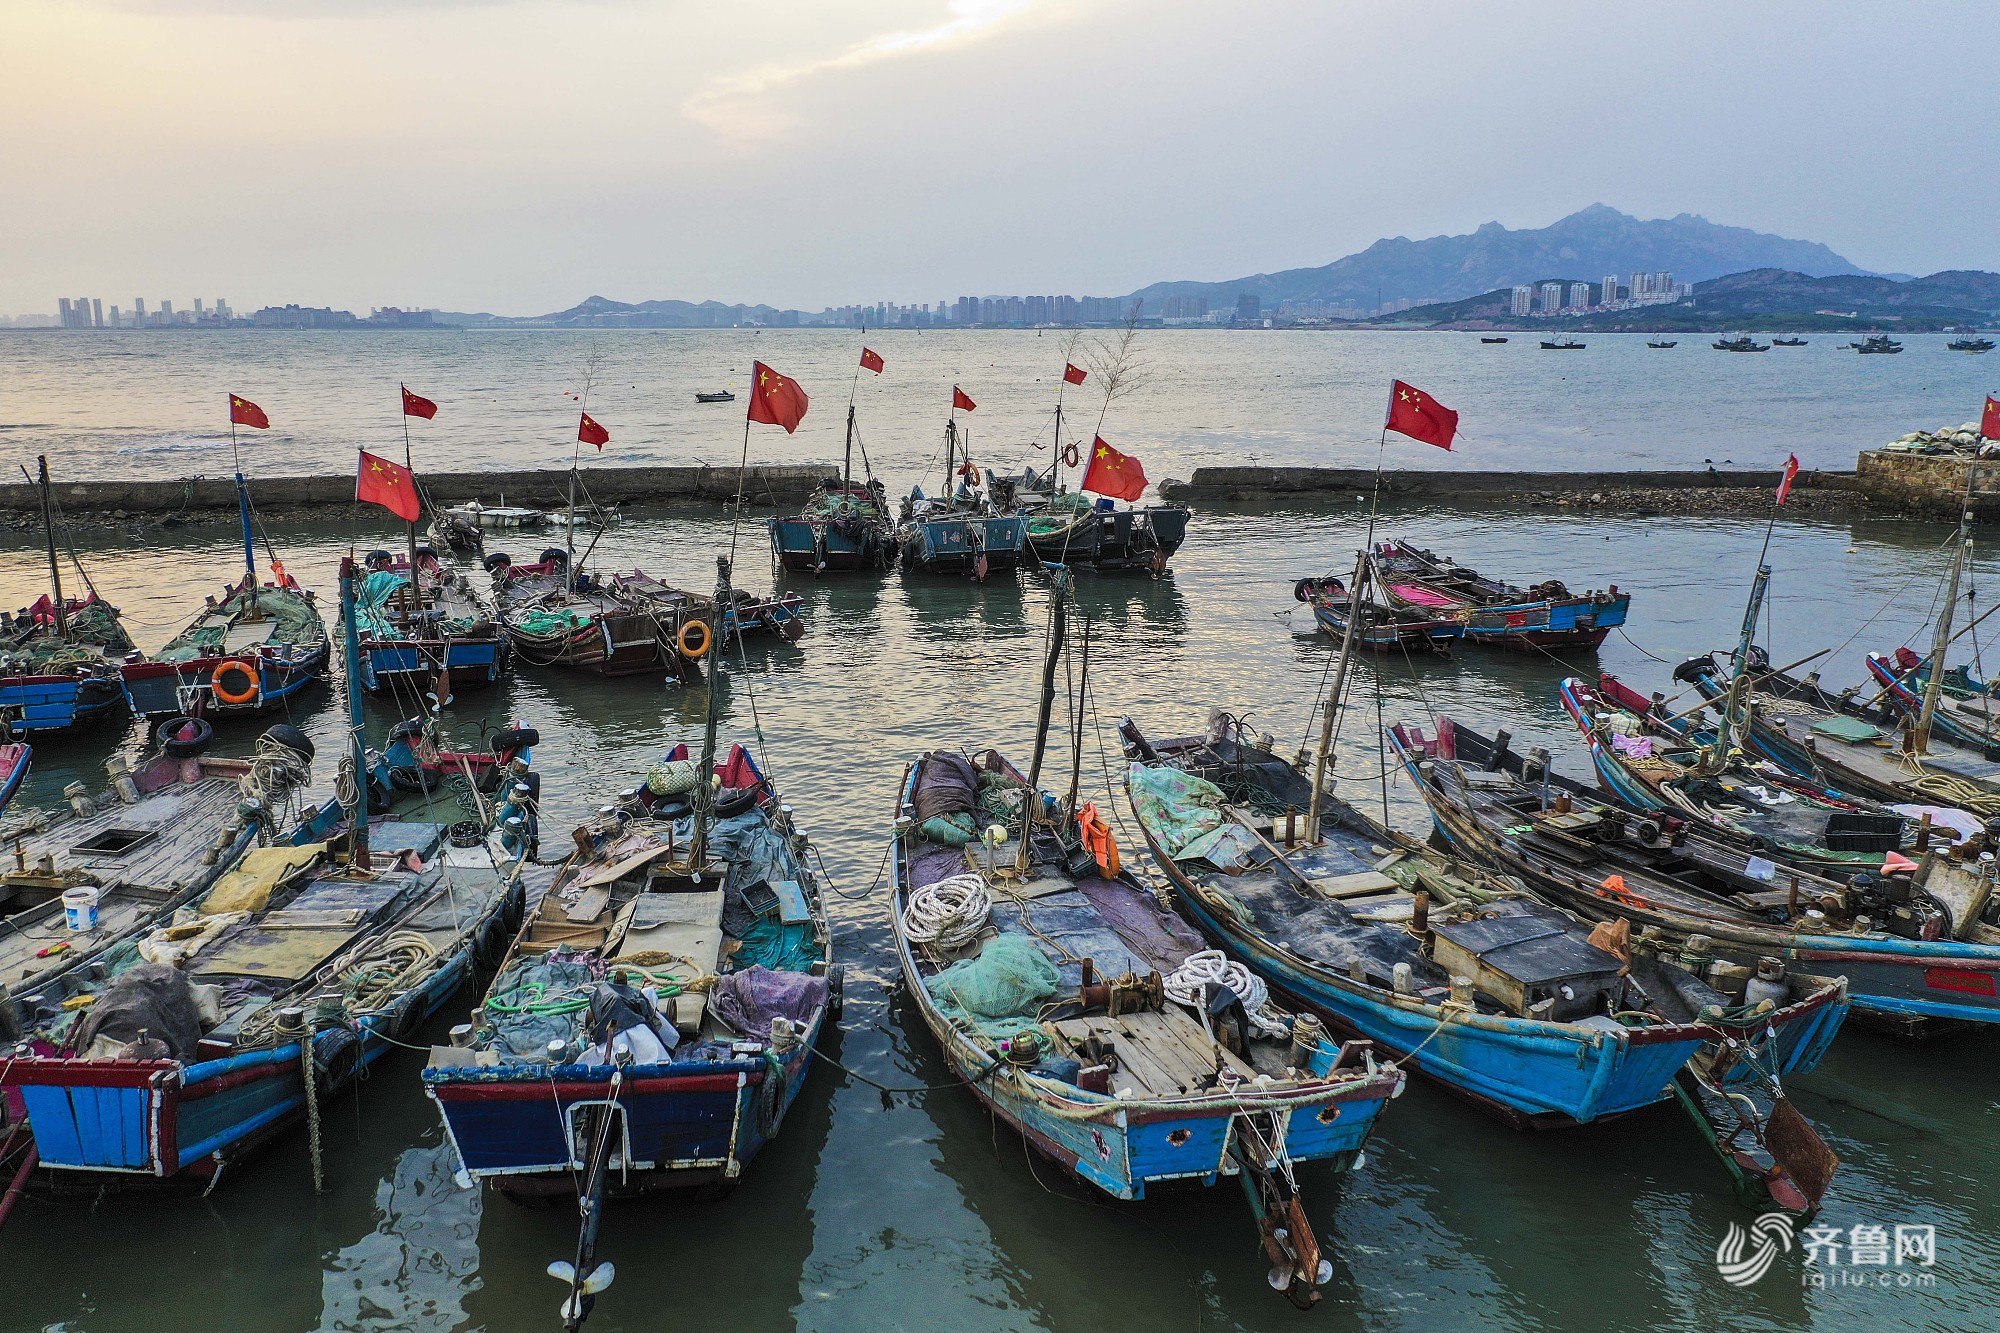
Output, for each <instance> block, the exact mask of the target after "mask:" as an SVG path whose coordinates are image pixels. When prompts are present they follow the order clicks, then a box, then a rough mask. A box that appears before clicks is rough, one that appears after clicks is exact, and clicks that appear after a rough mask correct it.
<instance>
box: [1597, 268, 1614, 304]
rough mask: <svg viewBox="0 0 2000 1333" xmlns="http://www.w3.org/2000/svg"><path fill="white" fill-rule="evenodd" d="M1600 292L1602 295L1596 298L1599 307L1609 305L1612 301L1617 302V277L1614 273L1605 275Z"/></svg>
mask: <svg viewBox="0 0 2000 1333" xmlns="http://www.w3.org/2000/svg"><path fill="white" fill-rule="evenodd" d="M1600 290H1601V291H1602V295H1600V296H1599V297H1598V298H1597V303H1598V304H1599V305H1610V304H1611V303H1612V302H1613V301H1615V300H1617V299H1618V275H1617V274H1616V273H1607V274H1605V275H1604V283H1603V286H1602V287H1601V289H1600Z"/></svg>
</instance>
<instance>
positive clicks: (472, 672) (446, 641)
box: [355, 525, 510, 700]
mask: <svg viewBox="0 0 2000 1333" xmlns="http://www.w3.org/2000/svg"><path fill="white" fill-rule="evenodd" d="M413 527H414V525H413ZM412 556H413V557H414V561H415V564H414V568H413V566H412V562H411V559H409V558H403V559H398V558H397V557H395V556H392V555H391V554H390V553H389V552H387V551H371V552H369V554H368V557H367V560H366V569H367V572H366V574H365V575H364V576H363V578H362V580H361V586H360V588H359V590H358V592H357V597H358V598H359V601H360V605H359V607H358V608H357V611H356V616H355V622H356V624H358V625H359V626H360V627H361V685H362V688H364V689H366V690H368V691H370V692H371V693H375V694H384V693H394V694H397V695H399V696H404V697H407V698H408V699H410V700H417V699H421V698H423V696H424V695H425V694H426V693H428V692H432V691H436V692H437V694H438V695H439V697H440V698H448V697H449V696H450V695H451V693H452V692H453V691H454V690H459V689H473V688H478V687H481V686H486V685H491V684H493V683H494V682H495V681H497V680H499V679H500V678H501V676H503V675H505V674H506V672H507V666H508V663H509V660H510V654H509V650H508V646H507V639H506V636H504V635H503V634H502V633H501V632H500V625H499V622H498V621H497V620H496V619H495V615H494V610H493V606H492V604H491V602H490V601H488V599H487V597H486V595H485V594H484V593H482V592H481V591H480V590H479V589H478V588H476V587H474V586H473V583H472V580H471V579H469V578H468V577H466V575H465V574H464V573H463V572H462V571H461V570H459V569H457V568H447V567H446V566H445V565H444V564H443V562H441V561H440V560H439V559H438V557H437V553H436V552H435V551H433V550H431V549H430V548H429V547H426V546H419V547H416V548H414V550H413V551H412ZM440 682H443V684H442V686H440Z"/></svg>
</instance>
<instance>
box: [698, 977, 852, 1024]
mask: <svg viewBox="0 0 2000 1333" xmlns="http://www.w3.org/2000/svg"><path fill="white" fill-rule="evenodd" d="M708 1001H709V1005H710V1007H711V1008H712V1010H713V1011H714V1014H715V1016H716V1018H717V1019H718V1020H720V1021H721V1022H723V1023H725V1024H727V1025H728V1026H729V1027H730V1029H731V1030H733V1031H736V1032H740V1033H742V1034H743V1035H744V1036H746V1037H762V1036H765V1035H767V1034H769V1032H770V1031H771V1020H772V1019H773V1018H789V1019H791V1020H792V1021H793V1022H794V1023H797V1024H800V1025H801V1026H803V1025H804V1024H807V1023H809V1022H811V1021H812V1017H813V1015H814V1014H816V1013H818V1012H819V1010H820V1006H822V1005H824V1004H825V1003H826V978H825V977H815V976H812V975H810V974H809V973H805V972H773V971H771V970H770V969H769V968H764V967H749V968H745V969H744V970H743V971H741V972H731V973H730V974H729V975H727V976H725V977H722V978H719V979H718V980H717V981H716V983H715V990H714V991H713V992H712V993H711V994H710V995H709V997H708Z"/></svg>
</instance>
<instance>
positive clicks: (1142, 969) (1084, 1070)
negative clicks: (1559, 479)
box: [890, 570, 1403, 1308]
mask: <svg viewBox="0 0 2000 1333" xmlns="http://www.w3.org/2000/svg"><path fill="white" fill-rule="evenodd" d="M1068 583H1069V574H1068V572H1067V571H1062V570H1059V571H1057V574H1056V579H1055V584H1054V588H1053V589H1052V593H1051V612H1050V615H1051V627H1050V649H1049V654H1048V657H1047V660H1046V661H1045V663H1044V667H1043V693H1042V706H1041V722H1042V727H1041V729H1040V730H1039V731H1038V733H1037V739H1036V746H1035V757H1034V762H1033V763H1032V764H1031V765H1030V767H1029V770H1028V772H1027V773H1025V774H1023V773H1022V772H1021V771H1020V770H1019V769H1017V768H1016V767H1014V766H1013V765H1012V764H1010V763H1009V762H1007V760H1006V759H1005V758H1004V757H1003V756H1002V755H1001V754H1000V753H999V752H998V751H997V750H984V751H980V752H978V753H977V754H976V755H974V756H973V757H971V758H968V757H967V756H965V755H962V754H959V753H956V752H951V751H934V752H932V753H929V754H926V755H924V756H923V757H921V758H919V759H918V760H916V761H915V762H913V763H912V764H911V765H910V766H909V768H908V769H907V770H906V772H905V774H904V778H903V782H902V786H901V789H900V796H899V811H900V813H899V815H898V817H897V820H896V832H895V838H894V841H893V843H892V845H891V848H890V856H891V859H892V862H893V868H892V872H891V882H892V884H893V886H894V888H893V891H892V897H891V903H890V919H891V922H892V925H893V928H894V930H895V937H896V951H897V955H898V958H899V961H900V962H901V965H902V969H903V979H904V982H905V985H906V987H907V989H908V993H909V995H910V997H911V1000H912V1002H913V1004H914V1006H915V1008H916V1009H917V1011H918V1013H919V1014H920V1015H921V1017H922V1019H923V1022H924V1026H925V1027H926V1028H927V1029H929V1031H930V1033H931V1035H932V1037H933V1038H935V1040H936V1041H937V1043H938V1047H939V1049H940V1050H941V1051H942V1053H943V1055H944V1059H945V1063H946V1065H947V1066H948V1067H949V1068H950V1069H951V1071H952V1074H953V1076H954V1077H955V1078H956V1079H958V1080H960V1081H962V1082H963V1083H964V1084H965V1085H966V1087H967V1088H968V1089H969V1090H970V1091H971V1092H972V1093H973V1095H975V1096H976V1097H978V1098H979V1100H980V1101H981V1102H983V1103H984V1104H985V1105H986V1106H987V1107H988V1108H989V1109H990V1110H991V1111H992V1112H993V1113H994V1114H995V1115H996V1116H997V1117H999V1118H1000V1119H1001V1120H1003V1121H1005V1122H1006V1124H1007V1125H1008V1126H1009V1127H1010V1128H1012V1129H1014V1130H1015V1131H1016V1132H1018V1133H1019V1134H1021V1135H1022V1137H1023V1138H1024V1139H1025V1140H1026V1141H1027V1143H1028V1145H1029V1146H1031V1147H1032V1148H1034V1149H1035V1150H1036V1151H1038V1152H1039V1153H1041V1154H1042V1156H1044V1157H1046V1158H1048V1159H1049V1160H1050V1161H1052V1162H1054V1163H1056V1164H1057V1165H1058V1166H1059V1167H1061V1168H1062V1169H1063V1170H1064V1171H1066V1172H1068V1173H1069V1174H1070V1175H1072V1176H1074V1177H1075V1178H1076V1179H1077V1180H1078V1181H1080V1182H1081V1183H1083V1184H1085V1185H1087V1186H1090V1187H1093V1188H1094V1189H1096V1190H1100V1191H1102V1192H1103V1193H1105V1194H1108V1195H1110V1196H1111V1197H1113V1198H1117V1199H1134V1200H1136V1199H1144V1198H1148V1197H1150V1196H1152V1195H1153V1194H1155V1193H1157V1192H1158V1191H1160V1190H1161V1189H1162V1188H1163V1187H1167V1186H1170V1185H1214V1184H1216V1183H1218V1182H1219V1181H1221V1180H1222V1179H1224V1178H1226V1177H1229V1176H1236V1177H1238V1178H1239V1180H1240V1181H1241V1183H1242V1184H1243V1187H1244V1190H1245V1192H1246V1194H1248V1196H1249V1198H1250V1201H1251V1207H1252V1211H1253V1214H1254V1215H1255V1217H1256V1220H1257V1222H1258V1226H1259V1234H1260V1239H1261V1241H1262V1243H1263V1246H1264V1251H1265V1256H1266V1258H1267V1259H1268V1260H1269V1262H1270V1265H1271V1272H1270V1281H1271V1285H1272V1286H1273V1287H1275V1288H1277V1289H1279V1290H1281V1291H1283V1292H1285V1294H1286V1295H1287V1297H1288V1298H1289V1299H1291V1300H1292V1301H1293V1303H1294V1304H1296V1305H1298V1306H1300V1307H1301V1308H1306V1307H1309V1306H1310V1305H1312V1304H1313V1303H1314V1302H1315V1301H1316V1300H1317V1299H1318V1295H1319V1287H1320V1285H1321V1284H1322V1283H1323V1282H1325V1281H1326V1280H1327V1279H1328V1278H1329V1277H1330V1276H1331V1274H1332V1265H1331V1263H1329V1262H1328V1261H1326V1260H1325V1259H1323V1258H1322V1257H1321V1255H1322V1252H1323V1247H1322V1246H1321V1244H1320V1242H1319V1241H1318V1240H1317V1238H1316V1237H1315V1236H1314V1233H1313V1230H1312V1228H1311V1225H1310V1223H1309V1222H1308V1220H1307V1216H1306V1212H1305V1208H1304V1205H1303V1203H1302V1201H1301V1200H1300V1198H1299V1195H1298V1192H1297V1182H1296V1176H1295V1173H1294V1168H1295V1165H1296V1164H1301V1163H1305V1162H1315V1161H1317V1162H1325V1163H1327V1164H1329V1165H1331V1166H1332V1167H1333V1168H1334V1169H1336V1170H1343V1171H1344V1170H1347V1169H1349V1168H1351V1167H1352V1166H1354V1165H1355V1164H1356V1163H1357V1162H1358V1161H1359V1159H1360V1156H1361V1152H1362V1149H1363V1147H1364V1145H1365V1144H1366V1143H1367V1141H1368V1136H1369V1134H1370V1133H1371V1132H1372V1130H1373V1128H1374V1124H1375V1120H1376V1117H1377V1116H1378V1115H1379V1114H1380V1113H1381V1111H1382V1109H1383V1107H1384V1106H1385V1105H1386V1104H1387V1102H1388V1100H1389V1099H1390V1098H1391V1097H1394V1096H1396V1095H1397V1094H1398V1093H1400V1092H1401V1090H1402V1082H1403V1075H1402V1073H1401V1071H1399V1070H1397V1069H1395V1068H1394V1067H1392V1066H1386V1065H1378V1064H1377V1063H1376V1060H1375V1057H1374V1054H1373V1052H1372V1050H1371V1048H1370V1047H1369V1046H1368V1044H1367V1043H1366V1042H1349V1043H1347V1044H1345V1045H1341V1044H1337V1043H1335V1042H1333V1041H1330V1040H1328V1039H1327V1038H1326V1036H1325V1031H1324V1028H1323V1027H1322V1026H1321V1025H1320V1024H1319V1023H1318V1021H1317V1020H1314V1019H1312V1018H1310V1017H1309V1016H1302V1017H1299V1018H1298V1019H1296V1020H1294V1019H1293V1017H1292V1016H1291V1015H1289V1014H1286V1013H1284V1012H1283V1011H1282V1010H1279V1009H1277V1008H1275V1007H1273V1006H1272V1005H1271V1003H1270V1001H1269V998H1268V987H1267V985H1266V984H1265V982H1264V981H1263V980H1262V979H1261V978H1256V977H1254V976H1253V974H1252V973H1251V972H1250V971H1247V970H1242V969H1237V970H1236V971H1235V973H1233V974H1232V973H1231V972H1229V971H1228V970H1227V969H1226V967H1225V966H1224V965H1223V963H1224V960H1222V959H1221V958H1220V957H1219V956H1218V955H1214V954H1204V953H1203V951H1202V941H1201V939H1200V937H1199V936H1198V935H1196V934H1195V933H1194V932H1193V931H1192V930H1190V929H1189V927H1188V926H1187V925H1186V923H1184V922H1183V921H1181V920H1180V919H1179V918H1178V917H1176V916H1175V915H1174V914H1173V913H1172V912H1171V911H1169V910H1167V909H1166V908H1164V907H1162V906H1161V905H1160V904H1159V903H1158V902H1156V901H1155V900H1154V899H1153V897H1152V895H1150V894H1149V893H1147V892H1146V890H1145V889H1144V888H1143V887H1142V886H1141V885H1140V884H1139V883H1138V882H1137V881H1136V880H1135V879H1134V878H1133V877H1132V876H1131V875H1130V874H1129V873H1126V872H1125V871H1124V870H1123V869H1122V868H1121V867H1120V866H1119V865H1118V864H1117V852H1116V847H1115V844H1114V843H1113V842H1112V841H1111V839H1110V836H1109V833H1108V830H1105V829H1104V828H1103V826H1102V824H1101V822H1100V820H1099V817H1098V815H1097V811H1096V807H1095V806H1094V805H1084V806H1080V807H1079V806H1078V805H1077V804H1076V793H1075V791H1074V788H1075V785H1076V784H1075V782H1074V781H1072V784H1071V786H1072V792H1071V795H1070V797H1069V798H1067V799H1065V800H1061V801H1058V800H1057V799H1056V798H1055V797H1054V796H1052V795H1050V794H1049V793H1047V792H1044V791H1042V790H1041V788H1040V782H1039V779H1040V771H1041V760H1042V757H1043V753H1044V746H1045V742H1046V740H1047V724H1048V721H1049V717H1050V710H1051V706H1052V701H1053V693H1054V681H1055V674H1056V670H1057V667H1058V664H1059V663H1060V661H1061V658H1062V654H1063V651H1064V642H1063V640H1064V612H1063V610H1062V606H1063V601H1064V599H1065V598H1066V596H1067V591H1068ZM1079 740H1080V737H1079ZM1075 772H1076V765H1074V764H1073V765H1072V775H1073V776H1074V774H1075ZM982 825H985V826H986V827H991V828H994V829H1005V830H1010V831H1009V832H1008V836H1007V838H1006V840H1005V841H1004V842H1003V841H1002V840H1000V839H998V838H995V837H994V836H992V835H991V834H988V833H986V832H985V830H984V828H982ZM1210 965H1212V966H1210Z"/></svg>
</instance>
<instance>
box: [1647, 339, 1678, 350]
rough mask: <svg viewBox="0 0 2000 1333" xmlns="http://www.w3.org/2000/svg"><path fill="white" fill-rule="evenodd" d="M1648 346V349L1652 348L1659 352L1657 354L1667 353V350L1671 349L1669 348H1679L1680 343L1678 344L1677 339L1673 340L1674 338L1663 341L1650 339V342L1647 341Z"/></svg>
mask: <svg viewBox="0 0 2000 1333" xmlns="http://www.w3.org/2000/svg"><path fill="white" fill-rule="evenodd" d="M1646 346H1648V347H1650V348H1652V349H1653V350H1654V351H1657V352H1663V351H1665V350H1666V349H1667V348H1669V347H1678V346H1680V343H1679V342H1678V341H1677V340H1675V339H1672V338H1661V339H1657V340H1656V339H1648V340H1647V342H1646Z"/></svg>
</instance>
